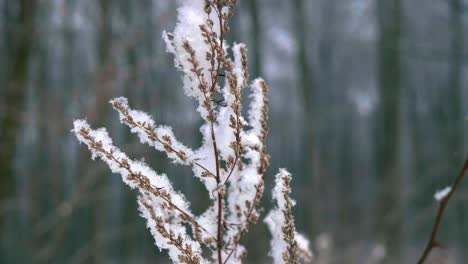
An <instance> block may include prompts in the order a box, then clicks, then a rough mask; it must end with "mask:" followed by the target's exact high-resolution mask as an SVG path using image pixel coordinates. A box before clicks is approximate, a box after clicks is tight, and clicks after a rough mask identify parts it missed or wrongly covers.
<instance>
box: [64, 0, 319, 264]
mask: <svg viewBox="0 0 468 264" xmlns="http://www.w3.org/2000/svg"><path fill="white" fill-rule="evenodd" d="M235 5H236V1H235V0H204V1H203V0H198V1H195V0H186V1H183V3H182V5H181V6H180V7H179V9H178V21H179V22H178V24H177V25H176V27H175V30H174V32H173V33H166V32H164V33H163V38H164V40H165V42H166V45H167V49H168V51H169V52H170V53H172V54H173V55H174V57H175V65H176V66H177V68H178V69H179V70H180V71H182V73H183V82H184V91H185V94H186V95H187V96H190V97H193V98H194V99H195V100H196V101H197V102H198V108H197V111H198V112H199V113H200V115H201V117H202V119H203V120H204V124H203V125H202V127H201V133H202V136H203V142H202V145H201V147H200V148H198V149H197V150H192V149H190V148H189V147H187V146H185V145H183V144H182V143H181V142H179V141H178V140H177V139H176V138H175V136H174V133H173V132H172V129H171V128H170V127H167V126H162V125H157V124H156V123H155V122H154V120H153V119H152V118H151V117H150V116H149V115H148V114H146V113H144V112H141V111H137V110H133V109H131V108H130V106H129V104H128V101H127V99H125V98H116V99H113V100H111V101H110V103H111V104H112V106H113V107H114V109H115V110H117V111H118V112H119V115H120V121H121V122H122V123H123V124H125V125H127V126H129V127H130V130H131V132H133V133H135V134H137V135H138V137H139V139H140V141H141V142H142V143H146V144H148V145H150V146H152V147H154V148H155V149H156V150H158V151H162V152H165V153H166V154H167V156H168V158H170V159H171V160H172V161H173V162H174V163H177V164H181V165H189V166H191V167H192V170H193V174H194V176H195V177H196V178H198V179H199V180H200V181H201V182H202V183H203V184H204V186H205V187H206V190H207V192H208V193H209V196H210V199H211V201H212V204H211V206H209V208H207V209H206V211H205V212H204V213H203V214H201V215H199V216H196V215H194V214H193V213H192V212H191V211H190V206H189V203H188V202H187V201H186V199H185V197H184V196H183V195H182V194H181V193H179V192H177V191H175V190H174V188H173V186H172V184H171V182H170V181H169V179H168V177H167V176H166V175H165V174H158V173H156V172H155V171H153V170H152V169H151V168H149V167H148V166H147V165H146V164H145V163H143V162H141V161H135V160H132V159H131V158H129V157H128V156H127V155H126V154H125V153H123V152H122V151H120V150H119V149H118V148H117V147H115V146H114V145H113V144H112V140H111V138H110V137H109V135H108V133H107V131H106V130H105V129H103V128H100V129H97V130H93V129H92V128H91V127H90V126H89V124H88V123H87V122H86V121H85V120H77V121H75V122H74V129H73V132H74V133H75V134H76V136H77V138H78V140H79V141H80V142H83V143H85V144H86V145H87V146H88V148H89V150H90V151H91V153H92V158H93V159H94V158H96V157H98V158H100V159H101V160H103V161H104V162H105V163H107V165H108V166H109V168H110V169H111V171H112V172H114V173H118V174H120V175H121V176H122V179H123V181H124V182H125V183H126V184H127V185H129V186H130V187H131V188H136V189H137V190H138V191H139V198H138V204H139V209H140V211H141V215H142V217H144V218H145V219H146V220H147V226H148V228H149V229H150V231H151V233H152V235H153V237H154V239H155V243H156V246H157V247H159V248H160V249H164V250H167V252H168V254H169V257H170V258H171V260H172V261H173V262H174V263H219V264H225V263H241V262H242V259H243V257H244V256H245V255H246V253H247V251H246V249H245V248H244V247H243V246H242V245H241V244H240V243H241V240H242V238H243V237H244V236H245V235H246V234H247V232H248V230H249V228H250V226H251V225H252V224H254V223H256V222H257V221H258V219H259V217H260V210H259V204H260V200H261V198H262V196H263V191H264V174H265V172H266V169H267V168H268V166H269V155H268V153H267V146H266V139H267V135H268V123H267V121H268V96H267V93H268V87H267V85H266V83H265V81H264V80H262V79H256V80H254V81H253V82H252V84H251V85H250V90H251V95H250V96H251V105H250V107H249V110H248V118H247V119H244V117H243V116H242V113H241V112H242V102H243V100H242V99H243V98H242V91H243V89H244V88H245V87H247V82H248V78H249V74H248V70H247V51H246V47H245V45H244V44H234V45H233V47H232V48H231V49H230V50H231V51H232V54H233V57H232V58H231V57H230V56H229V54H228V48H229V47H228V45H227V44H226V43H225V35H226V34H227V33H228V32H229V20H230V19H231V17H232V16H233V12H234V7H235ZM220 77H224V81H222V80H221V79H222V78H220ZM219 97H222V101H223V104H220V103H219V102H218V101H217V100H216V99H215V98H219ZM290 182H291V175H290V174H289V173H287V172H286V171H285V170H284V169H282V170H280V172H279V173H278V175H277V179H276V187H275V188H274V191H273V197H274V199H275V200H276V201H277V203H278V205H277V208H276V209H274V210H272V211H271V212H270V213H269V215H268V217H267V219H266V220H265V222H266V223H267V224H268V225H269V227H270V230H271V232H272V235H273V240H272V250H271V253H270V255H271V256H272V257H273V259H274V262H275V263H299V258H303V259H304V260H311V258H312V254H311V252H310V250H309V249H308V241H307V240H306V239H305V238H304V237H303V236H301V235H299V234H298V233H297V232H296V229H295V226H294V218H293V214H292V207H293V205H294V202H293V200H291V198H290V197H289V195H290V192H291V186H290ZM188 227H190V228H191V234H192V235H189V234H188V232H187V228H188Z"/></svg>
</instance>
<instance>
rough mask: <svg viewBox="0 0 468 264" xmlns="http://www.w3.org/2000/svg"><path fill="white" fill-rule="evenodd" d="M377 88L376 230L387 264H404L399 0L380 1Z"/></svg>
mask: <svg viewBox="0 0 468 264" xmlns="http://www.w3.org/2000/svg"><path fill="white" fill-rule="evenodd" d="M377 19H378V21H377V27H378V34H379V37H378V42H377V45H378V47H377V52H378V77H377V78H378V85H379V93H380V94H379V96H380V100H379V108H378V110H377V123H376V124H377V146H376V155H377V158H376V160H377V164H376V169H377V170H376V173H377V185H376V188H377V190H376V191H377V201H376V204H375V205H376V209H375V213H376V216H375V219H376V223H375V229H376V231H377V235H378V239H379V240H381V242H383V243H384V245H385V247H386V249H387V256H388V257H387V258H386V259H387V263H401V261H400V259H401V245H402V242H403V240H402V221H403V219H402V218H403V210H402V196H403V193H402V188H401V187H402V176H401V165H400V155H399V154H400V141H401V140H400V138H401V135H400V93H401V84H402V82H401V79H402V78H401V75H402V74H401V46H400V44H401V43H400V42H401V35H402V19H403V16H402V6H401V2H400V0H381V1H377Z"/></svg>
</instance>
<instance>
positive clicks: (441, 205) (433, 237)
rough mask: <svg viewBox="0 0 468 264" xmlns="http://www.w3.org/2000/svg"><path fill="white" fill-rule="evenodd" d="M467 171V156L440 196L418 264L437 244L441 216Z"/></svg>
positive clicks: (421, 263)
mask: <svg viewBox="0 0 468 264" xmlns="http://www.w3.org/2000/svg"><path fill="white" fill-rule="evenodd" d="M467 171H468V157H467V158H466V160H465V164H464V165H463V168H462V170H461V171H460V173H459V174H458V177H457V179H456V180H455V182H454V183H453V185H452V188H451V190H450V192H449V193H448V194H447V196H445V197H444V198H442V199H441V200H440V203H439V210H438V212H437V216H436V219H435V223H434V226H433V228H432V232H431V236H430V238H429V241H428V242H427V244H426V248H425V249H424V251H423V253H422V255H421V257H420V258H419V260H418V264H423V263H424V261H425V260H426V259H427V257H428V256H429V254H430V253H431V251H432V249H433V248H434V247H436V245H437V234H438V232H439V229H440V224H441V223H442V217H443V216H444V213H445V209H446V208H447V205H448V202H449V200H450V198H451V197H452V196H453V194H454V193H455V191H456V190H457V188H458V187H459V186H460V185H461V183H462V181H463V178H464V177H465V174H466V172H467Z"/></svg>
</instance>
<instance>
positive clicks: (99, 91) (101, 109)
mask: <svg viewBox="0 0 468 264" xmlns="http://www.w3.org/2000/svg"><path fill="white" fill-rule="evenodd" d="M98 7H99V10H100V16H99V37H98V39H97V41H98V43H97V44H98V45H97V51H98V59H99V64H98V66H99V68H98V70H97V71H96V75H95V76H94V84H95V94H94V103H93V104H92V105H91V109H90V110H89V118H90V122H93V123H94V124H102V123H104V121H105V118H106V116H107V113H108V112H109V104H107V103H106V102H107V101H109V99H110V97H111V95H112V81H111V80H112V71H113V69H112V68H113V63H112V58H111V56H112V50H113V43H112V25H111V21H112V12H111V7H112V1H111V0H99V1H98ZM85 162H90V161H89V158H88V159H87V160H86V161H85ZM88 167H89V166H88ZM108 182H110V179H109V178H107V177H102V178H101V179H97V181H96V184H95V186H93V188H91V190H93V191H92V193H95V192H98V193H99V192H103V191H102V190H106V186H108V184H107V183H108ZM105 203H106V201H103V200H100V201H97V202H96V203H94V204H93V205H92V208H93V223H92V229H93V232H92V233H93V234H94V235H93V236H92V237H91V241H92V244H93V245H92V248H93V252H92V259H93V262H94V263H103V262H105V260H106V259H107V257H108V255H107V254H108V253H109V252H108V250H107V247H106V246H105V244H104V243H103V240H102V239H100V237H99V236H96V234H100V233H101V232H103V230H109V228H108V227H109V224H106V222H107V221H110V219H109V218H107V217H106V216H108V215H109V213H108V210H106V205H105Z"/></svg>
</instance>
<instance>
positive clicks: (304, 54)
mask: <svg viewBox="0 0 468 264" xmlns="http://www.w3.org/2000/svg"><path fill="white" fill-rule="evenodd" d="M293 12H294V13H293V17H294V27H295V29H296V31H295V35H296V40H297V44H298V50H297V57H296V63H297V70H298V76H297V82H298V86H299V87H300V89H301V92H302V97H303V104H304V112H305V113H304V117H305V123H304V126H305V133H304V150H303V164H304V167H303V168H304V170H305V171H304V174H305V175H304V176H305V177H303V178H304V179H305V180H306V181H308V180H309V179H313V180H312V188H314V191H313V195H317V198H318V196H319V195H320V194H321V192H319V184H320V180H319V178H317V177H318V173H314V170H316V169H317V166H316V165H317V164H316V163H317V162H316V160H315V155H314V154H315V151H316V149H315V142H314V140H315V131H314V130H315V127H314V111H313V109H314V108H313V106H314V103H313V101H314V100H313V96H314V95H315V90H316V83H315V79H314V77H315V72H314V69H313V68H312V65H311V63H310V61H309V56H308V50H307V48H308V47H310V45H309V44H310V43H307V36H306V32H308V31H309V29H307V28H306V27H307V20H306V18H307V16H308V11H307V10H306V1H304V0H295V1H294V8H293ZM305 184H306V185H308V186H309V185H310V184H308V183H307V182H306V183H305ZM313 201H316V202H314V204H312V208H314V210H315V211H314V213H313V215H312V216H309V215H307V216H306V217H307V219H308V220H309V221H310V224H307V225H306V228H309V230H306V231H307V232H308V233H309V234H310V233H316V231H317V230H320V223H319V218H320V216H321V214H320V212H321V210H320V208H321V204H320V203H321V200H320V199H313ZM313 228H316V229H317V230H312V229H313Z"/></svg>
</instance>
